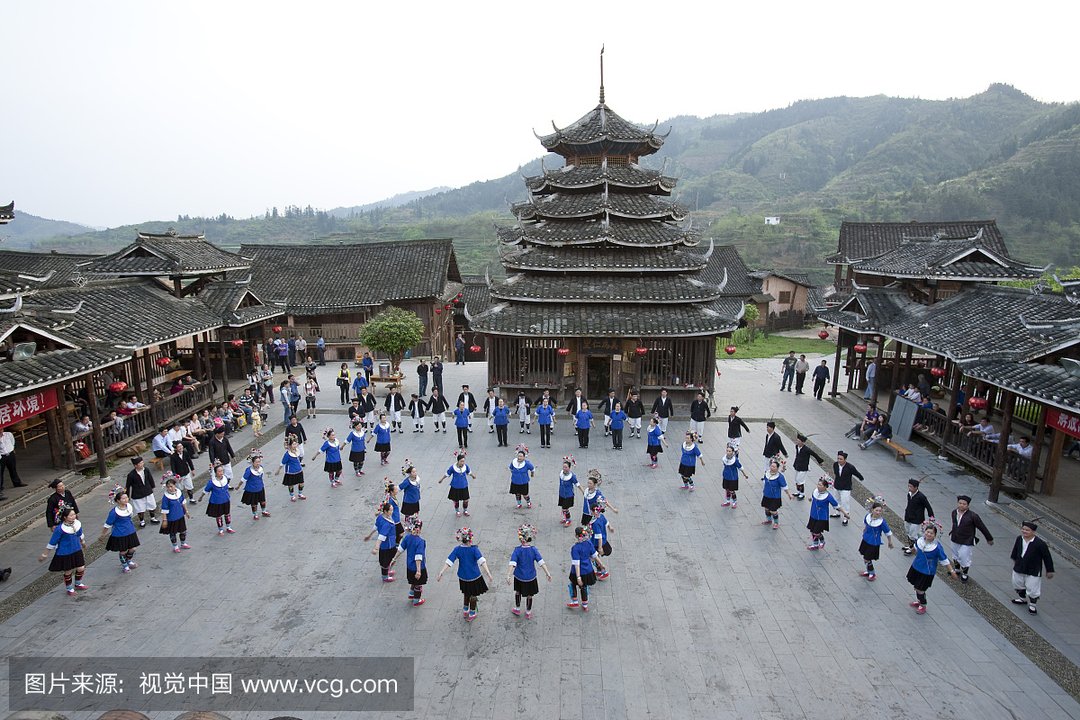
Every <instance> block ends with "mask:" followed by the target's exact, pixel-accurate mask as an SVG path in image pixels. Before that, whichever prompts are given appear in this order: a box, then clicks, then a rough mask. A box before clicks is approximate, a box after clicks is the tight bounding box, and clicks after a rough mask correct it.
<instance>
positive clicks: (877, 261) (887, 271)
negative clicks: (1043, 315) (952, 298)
mask: <svg viewBox="0 0 1080 720" xmlns="http://www.w3.org/2000/svg"><path fill="white" fill-rule="evenodd" d="M854 269H855V272H856V273H862V274H866V275H885V276H887V277H894V278H920V279H943V280H946V279H947V280H966V281H995V280H1017V279H1027V278H1037V277H1039V276H1040V275H1042V273H1043V272H1044V271H1045V270H1046V268H1036V267H1032V266H1030V265H1027V264H1026V263H1022V262H1019V261H1018V260H1013V259H1012V258H1010V257H1009V256H1008V255H1002V254H1000V253H998V252H997V251H995V250H994V249H992V248H990V247H987V245H986V244H985V243H983V241H982V240H981V239H968V238H965V239H960V240H940V239H939V240H933V239H925V238H921V239H918V240H905V241H904V242H902V243H900V245H898V246H897V247H895V248H893V249H892V250H888V251H886V252H884V253H882V254H880V255H878V256H876V257H873V258H869V259H867V260H863V261H861V262H858V263H856V264H855V266H854Z"/></svg>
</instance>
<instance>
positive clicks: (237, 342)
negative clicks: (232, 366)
mask: <svg viewBox="0 0 1080 720" xmlns="http://www.w3.org/2000/svg"><path fill="white" fill-rule="evenodd" d="M232 346H233V347H244V341H243V340H241V339H240V338H237V339H236V340H233V341H232Z"/></svg>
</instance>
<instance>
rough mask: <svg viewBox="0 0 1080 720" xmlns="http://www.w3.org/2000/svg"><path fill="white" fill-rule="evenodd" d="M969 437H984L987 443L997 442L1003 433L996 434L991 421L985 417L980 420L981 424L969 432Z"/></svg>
mask: <svg viewBox="0 0 1080 720" xmlns="http://www.w3.org/2000/svg"><path fill="white" fill-rule="evenodd" d="M968 434H969V435H982V437H983V439H984V440H986V441H987V442H997V441H998V439H999V438H1000V437H1001V433H996V432H994V426H993V425H991V424H990V419H989V418H987V417H986V416H985V415H984V416H983V417H982V418H980V419H979V424H978V425H976V426H975V427H973V428H972V429H971V430H968Z"/></svg>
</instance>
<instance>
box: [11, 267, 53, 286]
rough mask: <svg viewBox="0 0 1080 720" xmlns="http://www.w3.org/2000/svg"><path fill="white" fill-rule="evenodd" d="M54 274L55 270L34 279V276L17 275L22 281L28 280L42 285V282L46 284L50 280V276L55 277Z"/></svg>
mask: <svg viewBox="0 0 1080 720" xmlns="http://www.w3.org/2000/svg"><path fill="white" fill-rule="evenodd" d="M55 274H56V270H50V271H49V272H47V273H46V274H45V275H43V276H41V277H36V276H34V275H28V274H26V273H19V275H18V277H20V278H21V279H23V280H29V281H31V282H36V283H43V282H48V281H49V280H51V279H52V276H53V275H55Z"/></svg>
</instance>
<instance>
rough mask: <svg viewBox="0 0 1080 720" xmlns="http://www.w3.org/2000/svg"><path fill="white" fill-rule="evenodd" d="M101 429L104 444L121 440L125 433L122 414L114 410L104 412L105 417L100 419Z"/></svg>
mask: <svg viewBox="0 0 1080 720" xmlns="http://www.w3.org/2000/svg"><path fill="white" fill-rule="evenodd" d="M101 430H102V433H103V434H104V436H105V444H106V445H111V444H112V443H115V442H118V441H120V440H123V439H124V437H125V436H126V435H127V429H126V427H125V426H124V417H123V415H120V414H119V413H118V412H117V411H116V410H110V411H109V412H107V413H105V417H104V418H102V421H101Z"/></svg>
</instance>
